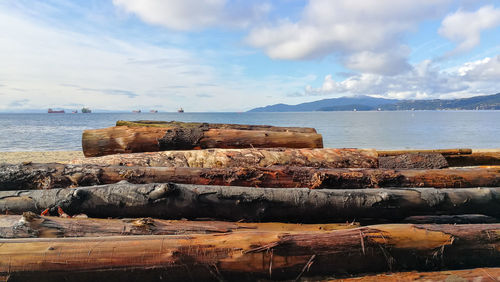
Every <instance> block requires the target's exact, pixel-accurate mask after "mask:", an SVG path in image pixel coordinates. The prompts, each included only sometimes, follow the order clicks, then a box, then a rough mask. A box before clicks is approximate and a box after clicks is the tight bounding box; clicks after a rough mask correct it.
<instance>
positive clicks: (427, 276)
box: [336, 267, 500, 282]
mask: <svg viewBox="0 0 500 282" xmlns="http://www.w3.org/2000/svg"><path fill="white" fill-rule="evenodd" d="M336 281H338V282H365V281H366V282H379V281H380V282H402V281H433V282H437V281H442V282H451V281H456V282H459V281H491V282H494V281H500V268H499V267H485V268H474V269H464V270H444V271H430V272H417V271H412V272H396V273H388V274H378V275H366V276H362V277H355V278H347V279H339V280H336Z"/></svg>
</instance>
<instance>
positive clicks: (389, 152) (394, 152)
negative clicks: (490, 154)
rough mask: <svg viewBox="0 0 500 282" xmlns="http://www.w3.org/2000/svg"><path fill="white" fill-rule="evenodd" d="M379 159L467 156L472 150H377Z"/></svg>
mask: <svg viewBox="0 0 500 282" xmlns="http://www.w3.org/2000/svg"><path fill="white" fill-rule="evenodd" d="M377 153H378V155H379V156H380V157H387V156H398V155H404V154H432V153H438V154H441V155H443V156H446V155H467V154H471V153H472V149H469V148H460V149H429V150H377Z"/></svg>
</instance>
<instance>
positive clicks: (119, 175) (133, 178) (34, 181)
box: [0, 163, 500, 190]
mask: <svg viewBox="0 0 500 282" xmlns="http://www.w3.org/2000/svg"><path fill="white" fill-rule="evenodd" d="M122 180H127V181H128V182H130V183H136V184H143V183H166V182H175V183H184V184H204V185H224V186H246V187H274V188H295V187H307V188H313V189H323V188H328V189H343V188H344V189H347V188H349V189H354V188H356V189H359V188H379V187H434V188H470V187H498V186H500V167H496V168H467V169H430V170H387V169H317V168H310V167H281V166H273V167H266V168H262V167H256V168H255V167H254V168H239V167H238V168H186V167H183V168H172V167H128V166H95V165H83V166H78V165H64V164H32V163H30V164H19V165H7V164H3V165H0V190H22V189H52V188H64V187H78V186H91V185H99V184H112V183H116V182H119V181H122Z"/></svg>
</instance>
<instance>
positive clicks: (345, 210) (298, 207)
mask: <svg viewBox="0 0 500 282" xmlns="http://www.w3.org/2000/svg"><path fill="white" fill-rule="evenodd" d="M57 207H61V208H62V209H63V210H64V211H65V212H66V213H68V214H69V215H73V214H80V213H84V214H87V215H88V216H90V217H104V218H107V217H155V218H166V219H179V218H188V219H195V218H214V219H222V220H234V221H238V220H242V219H243V220H247V221H281V222H302V223H317V222H346V221H354V220H356V221H361V222H370V220H374V221H375V222H377V221H378V222H381V221H383V220H389V221H401V220H403V219H404V218H406V217H409V216H414V215H453V214H473V213H479V214H484V215H488V216H492V217H497V218H498V217H500V188H464V189H434V188H407V189H397V188H392V189H383V188H380V189H358V190H331V189H323V190H311V189H307V188H289V189H279V188H259V189H254V188H248V187H235V186H233V187H225V186H207V185H187V184H171V183H169V184H140V185H137V184H129V183H126V182H121V183H117V184H111V185H103V186H94V187H83V188H77V189H51V190H24V191H23V190H21V191H1V192H0V212H1V213H10V214H21V213H23V212H25V211H31V212H34V213H40V212H42V211H44V210H45V209H49V210H50V212H51V213H52V214H57Z"/></svg>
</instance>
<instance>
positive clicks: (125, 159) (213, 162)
mask: <svg viewBox="0 0 500 282" xmlns="http://www.w3.org/2000/svg"><path fill="white" fill-rule="evenodd" d="M70 163H71V164H95V165H124V166H158V167H207V168H216V167H268V166H272V165H290V166H309V167H323V168H345V167H352V168H377V167H378V156H377V152H376V151H375V150H370V149H289V148H275V149H262V148H261V149H207V150H190V151H163V152H153V153H135V154H120V155H111V156H103V157H96V158H84V159H77V160H74V161H71V162H70Z"/></svg>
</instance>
